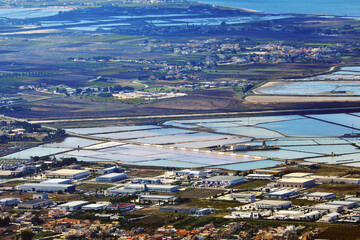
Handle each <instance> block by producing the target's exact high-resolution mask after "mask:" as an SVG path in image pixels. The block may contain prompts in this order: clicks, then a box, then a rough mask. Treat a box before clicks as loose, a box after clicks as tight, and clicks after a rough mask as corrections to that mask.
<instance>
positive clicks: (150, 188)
mask: <svg viewBox="0 0 360 240" xmlns="http://www.w3.org/2000/svg"><path fill="white" fill-rule="evenodd" d="M124 188H125V189H133V190H138V191H143V192H177V191H179V186H177V185H155V184H129V185H126V186H125V187H124Z"/></svg>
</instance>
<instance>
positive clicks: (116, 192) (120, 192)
mask: <svg viewBox="0 0 360 240" xmlns="http://www.w3.org/2000/svg"><path fill="white" fill-rule="evenodd" d="M139 194H140V191H138V190H133V189H108V190H106V191H105V195H106V196H130V195H139Z"/></svg>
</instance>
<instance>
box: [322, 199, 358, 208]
mask: <svg viewBox="0 0 360 240" xmlns="http://www.w3.org/2000/svg"><path fill="white" fill-rule="evenodd" d="M326 204H329V205H336V206H342V207H343V209H352V208H354V207H355V206H356V203H355V202H350V201H333V202H327V203H326Z"/></svg>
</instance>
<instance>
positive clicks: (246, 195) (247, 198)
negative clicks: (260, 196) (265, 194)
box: [231, 193, 255, 203]
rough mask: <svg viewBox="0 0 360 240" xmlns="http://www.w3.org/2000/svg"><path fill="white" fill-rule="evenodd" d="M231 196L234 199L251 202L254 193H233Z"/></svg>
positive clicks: (253, 199)
mask: <svg viewBox="0 0 360 240" xmlns="http://www.w3.org/2000/svg"><path fill="white" fill-rule="evenodd" d="M231 198H232V199H233V200H235V201H239V202H245V203H251V202H254V201H255V195H254V194H249V193H233V194H231Z"/></svg>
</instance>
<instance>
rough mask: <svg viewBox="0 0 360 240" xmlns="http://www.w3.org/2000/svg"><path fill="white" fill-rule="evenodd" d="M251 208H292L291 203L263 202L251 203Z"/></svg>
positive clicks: (279, 201) (278, 201)
mask: <svg viewBox="0 0 360 240" xmlns="http://www.w3.org/2000/svg"><path fill="white" fill-rule="evenodd" d="M251 206H252V207H254V208H258V209H287V208H289V207H291V201H281V200H261V201H258V202H254V203H251Z"/></svg>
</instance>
